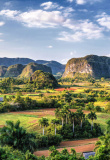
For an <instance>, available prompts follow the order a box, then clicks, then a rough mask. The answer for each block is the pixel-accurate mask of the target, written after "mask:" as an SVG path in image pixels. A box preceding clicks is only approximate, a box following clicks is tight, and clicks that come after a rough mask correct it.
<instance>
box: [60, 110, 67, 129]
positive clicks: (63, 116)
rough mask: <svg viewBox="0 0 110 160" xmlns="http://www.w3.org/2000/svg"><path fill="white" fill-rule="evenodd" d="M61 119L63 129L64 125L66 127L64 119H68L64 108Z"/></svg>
mask: <svg viewBox="0 0 110 160" xmlns="http://www.w3.org/2000/svg"><path fill="white" fill-rule="evenodd" d="M60 117H61V119H62V127H63V125H64V118H65V117H66V112H65V110H64V109H63V108H62V109H61V110H60Z"/></svg>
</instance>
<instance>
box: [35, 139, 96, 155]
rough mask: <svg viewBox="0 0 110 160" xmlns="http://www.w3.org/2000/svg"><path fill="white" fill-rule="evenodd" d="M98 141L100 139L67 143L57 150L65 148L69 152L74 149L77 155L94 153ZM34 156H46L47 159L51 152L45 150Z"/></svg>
mask: <svg viewBox="0 0 110 160" xmlns="http://www.w3.org/2000/svg"><path fill="white" fill-rule="evenodd" d="M97 140H98V138H92V139H85V140H77V141H65V142H62V143H61V144H60V146H59V147H58V148H59V149H57V150H58V151H62V150H63V149H64V147H66V148H67V150H68V151H69V152H70V151H71V148H74V149H75V150H76V152H77V153H79V152H88V151H93V150H94V148H95V143H96V141H97ZM70 146H71V147H70ZM34 154H35V155H36V156H42V155H44V156H46V157H47V156H49V154H50V152H49V150H43V151H37V152H35V153H34Z"/></svg>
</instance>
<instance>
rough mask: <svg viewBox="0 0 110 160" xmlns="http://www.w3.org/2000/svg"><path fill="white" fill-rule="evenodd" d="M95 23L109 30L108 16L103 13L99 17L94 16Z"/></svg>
mask: <svg viewBox="0 0 110 160" xmlns="http://www.w3.org/2000/svg"><path fill="white" fill-rule="evenodd" d="M96 17H97V18H98V19H97V22H98V23H99V24H100V25H101V26H103V27H106V28H107V29H109V30H110V15H107V14H106V13H105V12H104V13H102V14H101V15H98V16H96Z"/></svg>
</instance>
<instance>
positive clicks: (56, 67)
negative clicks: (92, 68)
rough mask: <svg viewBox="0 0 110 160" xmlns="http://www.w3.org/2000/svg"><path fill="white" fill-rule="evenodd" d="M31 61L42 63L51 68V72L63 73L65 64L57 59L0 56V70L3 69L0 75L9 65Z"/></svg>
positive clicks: (55, 73)
mask: <svg viewBox="0 0 110 160" xmlns="http://www.w3.org/2000/svg"><path fill="white" fill-rule="evenodd" d="M31 62H34V63H37V64H43V65H46V66H48V67H50V68H51V69H52V74H54V75H57V74H63V72H64V71H65V65H63V64H61V63H59V62H57V61H45V60H36V61H35V60H32V59H30V58H7V57H4V58H0V66H1V67H0V70H2V69H3V71H1V72H0V74H1V75H0V76H2V74H3V73H4V72H5V71H6V68H7V67H9V66H11V65H16V64H21V65H27V64H29V63H31ZM21 68H22V67H21Z"/></svg>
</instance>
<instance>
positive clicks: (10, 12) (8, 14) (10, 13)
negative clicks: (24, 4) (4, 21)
mask: <svg viewBox="0 0 110 160" xmlns="http://www.w3.org/2000/svg"><path fill="white" fill-rule="evenodd" d="M18 14H19V11H16V10H9V9H7V10H2V11H0V15H4V16H6V17H9V18H12V19H15V17H16V16H17V15H18Z"/></svg>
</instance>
